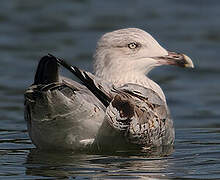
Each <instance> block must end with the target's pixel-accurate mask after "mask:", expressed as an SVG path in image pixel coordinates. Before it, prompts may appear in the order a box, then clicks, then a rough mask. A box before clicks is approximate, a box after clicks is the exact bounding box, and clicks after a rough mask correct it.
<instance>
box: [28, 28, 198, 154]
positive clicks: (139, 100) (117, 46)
mask: <svg viewBox="0 0 220 180" xmlns="http://www.w3.org/2000/svg"><path fill="white" fill-rule="evenodd" d="M94 61H95V63H94V72H95V75H93V74H91V73H89V72H85V71H82V70H80V69H78V68H77V67H73V66H70V65H68V64H67V63H66V62H65V61H64V60H62V59H60V58H56V57H54V56H52V55H47V56H44V57H43V58H42V59H41V61H40V62H39V65H38V68H37V71H36V74H35V80H34V83H33V85H31V86H30V87H29V88H28V89H27V90H26V92H25V119H26V121H27V124H28V132H29V135H30V137H31V139H32V141H33V143H34V144H35V145H36V146H37V147H38V148H42V149H62V150H63V149H72V150H77V149H81V148H85V147H93V148H98V149H104V148H111V149H117V148H120V147H121V146H126V147H128V146H133V145H134V146H138V147H145V148H148V147H152V146H160V145H172V144H173V143H174V139H175V135H174V134H175V133H174V128H173V121H172V119H171V118H170V113H169V110H168V107H167V103H166V98H165V96H164V93H163V91H162V89H161V88H160V86H159V85H158V84H157V83H155V82H154V81H152V80H151V79H149V78H148V77H147V74H148V72H149V71H151V70H152V69H153V68H154V67H156V66H160V65H176V66H180V67H190V68H193V67H194V66H193V63H192V61H191V59H190V58H189V57H188V56H186V55H184V54H180V53H175V52H169V51H167V50H165V49H164V48H163V47H161V46H160V45H159V43H158V42H157V41H156V40H155V39H154V38H153V37H152V36H151V35H150V34H148V33H147V32H145V31H143V30H141V29H137V28H127V29H120V30H116V31H113V32H109V33H106V34H104V35H103V36H102V37H101V38H100V40H99V41H98V44H97V48H96V53H95V55H94ZM58 64H61V65H63V66H64V67H65V68H67V69H68V70H70V71H71V72H72V73H74V74H75V75H76V76H77V77H78V78H79V80H80V81H81V83H77V82H75V81H73V80H71V79H68V78H65V77H62V76H60V75H59V72H58Z"/></svg>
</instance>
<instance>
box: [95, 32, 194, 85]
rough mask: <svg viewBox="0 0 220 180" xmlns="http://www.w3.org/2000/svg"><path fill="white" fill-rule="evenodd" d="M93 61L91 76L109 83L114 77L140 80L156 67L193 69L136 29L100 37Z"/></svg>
mask: <svg viewBox="0 0 220 180" xmlns="http://www.w3.org/2000/svg"><path fill="white" fill-rule="evenodd" d="M94 59H95V63H94V71H95V74H96V75H97V76H99V77H101V78H104V79H107V80H109V81H112V79H117V77H118V76H121V77H123V76H125V77H127V79H129V78H135V77H134V76H139V77H142V75H146V74H147V73H148V72H149V71H150V70H152V69H153V68H154V67H156V66H160V65H176V66H180V67H190V68H193V67H194V65H193V63H192V60H191V59H190V58H189V57H188V56H186V55H184V54H181V53H175V52H169V51H167V50H166V49H164V48H163V47H162V46H161V45H160V44H159V43H158V42H157V41H156V40H155V39H154V38H153V37H152V36H151V35H150V34H149V33H147V32H145V31H143V30H141V29H138V28H127V29H120V30H116V31H113V32H109V33H106V34H104V35H103V36H102V37H101V38H100V40H99V41H98V43H97V48H96V53H95V55H94ZM131 76H132V77H131Z"/></svg>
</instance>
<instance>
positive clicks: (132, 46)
mask: <svg viewBox="0 0 220 180" xmlns="http://www.w3.org/2000/svg"><path fill="white" fill-rule="evenodd" d="M128 47H129V48H130V49H135V48H136V47H138V44H137V43H136V42H132V43H130V44H128Z"/></svg>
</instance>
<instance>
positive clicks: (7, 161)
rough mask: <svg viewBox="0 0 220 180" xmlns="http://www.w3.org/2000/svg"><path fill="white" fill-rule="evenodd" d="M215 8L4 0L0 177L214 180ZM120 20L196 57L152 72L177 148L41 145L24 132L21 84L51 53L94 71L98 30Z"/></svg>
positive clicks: (208, 4)
mask: <svg viewBox="0 0 220 180" xmlns="http://www.w3.org/2000/svg"><path fill="white" fill-rule="evenodd" d="M125 3H126V4H125ZM219 7H220V1H217V0H212V1H206V0H192V1H189V0H182V1H175V0H167V1H163V0H158V1H144V0H139V1H131V0H128V1H122V0H117V1H116V0H113V1H101V0H92V1H88V0H81V1H80V0H72V1H58V0H54V1H52V0H51V1H43V0H38V1H29V0H11V1H8V0H1V10H0V55H1V60H0V99H1V101H0V179H74V178H76V179H91V178H93V179H100V178H105V179H122V178H124V179H147V178H156V179H220V171H219V170H220V121H219V120H220V111H219V102H220V85H219V78H220V75H219V74H220V69H219V67H220V61H219V42H220V31H219V29H220V21H219V18H218V17H219V15H220V11H219ZM124 27H139V28H142V29H145V30H146V31H148V32H149V33H151V34H152V35H153V36H154V37H155V38H156V39H157V40H158V41H159V42H160V43H161V44H162V45H163V46H164V47H166V48H167V49H169V50H173V51H179V52H184V53H185V54H187V55H189V56H190V57H191V58H192V59H193V61H194V63H195V66H196V69H195V70H189V69H181V68H174V67H161V68H158V69H155V70H154V71H153V72H152V73H151V76H152V78H153V79H154V80H156V81H157V82H158V83H159V84H160V85H161V86H162V87H163V89H164V91H165V94H166V97H167V100H168V105H169V107H170V109H171V112H172V116H173V119H174V122H175V127H176V143H175V149H174V150H173V152H172V153H171V151H172V150H170V155H166V156H165V155H164V154H145V153H140V152H118V153H115V154H108V153H106V154H96V155H94V154H89V153H85V152H82V153H71V152H68V153H67V152H65V153H51V152H47V153H46V152H38V151H37V150H36V149H35V148H34V146H33V145H32V143H31V141H30V140H29V137H28V135H27V131H26V124H25V121H24V119H23V92H24V90H25V88H26V87H27V86H29V85H30V84H31V83H32V81H33V77H34V71H35V69H36V66H37V63H38V60H39V58H40V57H41V56H43V55H45V54H47V53H48V52H49V53H52V54H55V55H57V56H60V57H63V58H65V59H66V60H68V61H69V62H71V63H72V64H75V65H77V66H80V67H81V68H83V69H86V70H90V71H91V70H92V61H91V59H92V58H91V57H92V53H93V52H94V49H95V43H96V41H97V39H98V38H99V37H100V36H101V35H102V34H103V33H105V32H107V31H112V30H114V29H119V28H124ZM65 73H66V75H69V76H70V74H68V73H67V72H65Z"/></svg>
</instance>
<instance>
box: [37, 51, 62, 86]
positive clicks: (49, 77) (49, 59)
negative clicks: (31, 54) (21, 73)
mask: <svg viewBox="0 0 220 180" xmlns="http://www.w3.org/2000/svg"><path fill="white" fill-rule="evenodd" d="M58 81H59V69H58V63H57V60H56V58H55V57H53V56H51V55H47V56H44V57H42V58H41V60H40V62H39V64H38V67H37V71H36V74H35V78H34V85H38V84H50V83H54V82H58Z"/></svg>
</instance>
